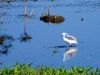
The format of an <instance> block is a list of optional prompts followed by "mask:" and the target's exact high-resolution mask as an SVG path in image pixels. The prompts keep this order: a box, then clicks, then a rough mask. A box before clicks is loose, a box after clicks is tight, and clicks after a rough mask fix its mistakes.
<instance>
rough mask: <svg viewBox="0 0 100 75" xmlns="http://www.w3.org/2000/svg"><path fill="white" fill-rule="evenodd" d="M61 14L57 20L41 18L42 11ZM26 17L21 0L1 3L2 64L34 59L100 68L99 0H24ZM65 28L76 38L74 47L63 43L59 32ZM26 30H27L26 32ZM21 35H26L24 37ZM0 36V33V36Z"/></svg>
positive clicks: (50, 64) (0, 59) (34, 60)
mask: <svg viewBox="0 0 100 75" xmlns="http://www.w3.org/2000/svg"><path fill="white" fill-rule="evenodd" d="M50 3H51V8H50V13H51V14H55V15H60V16H63V17H64V18H65V21H64V22H62V23H60V24H53V23H44V22H43V21H40V16H41V15H42V13H43V12H47V10H48V5H49V4H50ZM26 5H27V14H29V13H30V12H31V10H33V15H32V16H31V18H29V17H27V18H25V17H24V16H23V14H24V4H23V1H20V2H18V1H17V2H16V1H13V2H11V3H10V4H9V3H0V36H3V38H4V36H5V39H3V40H5V42H3V44H2V42H1V41H0V42H1V43H0V49H1V50H0V62H2V63H3V65H1V67H2V66H5V65H9V66H12V65H13V64H15V63H16V62H17V61H18V62H19V63H31V62H32V63H33V65H34V66H40V65H46V66H54V67H61V66H63V67H71V66H73V65H76V66H93V67H99V68H100V44H99V43H100V1H99V0H82V1H80V0H71V1H70V0H62V1H61V0H57V1H55V2H50V1H49V0H43V1H41V0H39V1H27V3H26ZM62 32H67V33H68V34H70V35H73V36H75V37H76V38H77V39H78V45H77V47H68V46H66V44H65V42H64V41H63V38H62V36H61V33H62ZM26 33H27V34H26ZM24 36H28V37H29V39H28V40H26V39H25V38H24ZM0 38H1V37H0Z"/></svg>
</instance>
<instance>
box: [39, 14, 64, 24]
mask: <svg viewBox="0 0 100 75" xmlns="http://www.w3.org/2000/svg"><path fill="white" fill-rule="evenodd" d="M40 20H42V21H43V22H46V23H47V22H51V23H55V24H59V23H62V22H63V21H64V20H65V19H64V17H62V16H57V15H51V16H50V15H45V16H41V17H40Z"/></svg>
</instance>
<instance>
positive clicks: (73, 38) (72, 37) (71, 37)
mask: <svg viewBox="0 0 100 75" xmlns="http://www.w3.org/2000/svg"><path fill="white" fill-rule="evenodd" d="M67 38H68V39H69V40H77V39H76V38H75V37H74V36H70V37H67Z"/></svg>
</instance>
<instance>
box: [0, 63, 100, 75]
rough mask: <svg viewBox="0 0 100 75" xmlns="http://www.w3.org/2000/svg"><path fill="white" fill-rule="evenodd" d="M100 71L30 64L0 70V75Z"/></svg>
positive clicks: (90, 73)
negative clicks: (33, 65)
mask: <svg viewBox="0 0 100 75" xmlns="http://www.w3.org/2000/svg"><path fill="white" fill-rule="evenodd" d="M99 74H100V69H99V68H96V69H93V68H92V67H86V68H84V67H76V66H73V67H71V68H70V69H65V68H54V67H45V66H41V67H32V66H31V64H15V65H14V66H13V67H12V68H8V67H5V68H2V69H0V75H99Z"/></svg>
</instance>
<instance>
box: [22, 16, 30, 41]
mask: <svg viewBox="0 0 100 75" xmlns="http://www.w3.org/2000/svg"><path fill="white" fill-rule="evenodd" d="M30 39H32V37H31V36H30V35H28V33H27V31H26V16H24V34H23V35H21V41H22V42H23V41H24V42H27V41H29V40H30Z"/></svg>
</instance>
